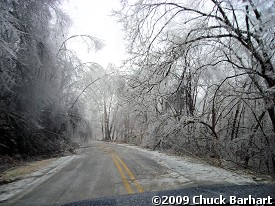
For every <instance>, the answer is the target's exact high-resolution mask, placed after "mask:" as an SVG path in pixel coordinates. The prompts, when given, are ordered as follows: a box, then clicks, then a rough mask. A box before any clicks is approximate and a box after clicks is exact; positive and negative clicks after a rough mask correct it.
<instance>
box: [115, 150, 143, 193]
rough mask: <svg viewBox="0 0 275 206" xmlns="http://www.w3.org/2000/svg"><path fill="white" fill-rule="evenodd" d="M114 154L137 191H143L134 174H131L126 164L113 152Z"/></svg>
mask: <svg viewBox="0 0 275 206" xmlns="http://www.w3.org/2000/svg"><path fill="white" fill-rule="evenodd" d="M114 155H115V156H116V158H117V159H118V160H119V162H120V163H121V164H122V166H123V167H124V169H125V170H126V172H127V173H128V175H129V177H130V178H131V180H132V181H133V182H134V183H135V185H136V187H137V189H138V191H139V192H144V189H143V188H142V187H141V186H140V184H139V183H138V181H137V180H136V178H135V176H134V175H133V173H132V172H131V171H130V169H129V168H128V167H127V165H126V164H125V163H124V162H123V161H122V159H120V157H119V156H118V155H117V154H115V153H114Z"/></svg>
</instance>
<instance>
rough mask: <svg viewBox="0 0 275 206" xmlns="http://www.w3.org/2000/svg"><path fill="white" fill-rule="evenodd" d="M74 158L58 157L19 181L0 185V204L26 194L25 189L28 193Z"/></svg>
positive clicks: (74, 156)
mask: <svg viewBox="0 0 275 206" xmlns="http://www.w3.org/2000/svg"><path fill="white" fill-rule="evenodd" d="M76 157H77V155H73V156H65V157H60V158H58V159H56V160H55V161H53V162H51V163H50V164H49V165H47V166H46V167H44V168H43V169H41V170H38V171H36V172H33V173H31V174H28V175H25V176H24V177H23V178H22V179H21V180H18V181H14V182H11V183H8V184H4V185H0V203H1V202H4V201H7V200H9V199H11V198H12V197H14V196H15V195H19V194H20V193H21V192H23V191H24V192H26V191H25V190H26V189H27V191H29V190H31V189H33V188H34V187H35V186H38V185H39V184H40V183H41V182H43V181H45V180H46V179H48V178H50V177H51V176H52V175H53V174H55V173H56V172H57V171H58V170H60V169H61V168H63V167H64V166H65V165H67V164H68V163H69V162H70V161H72V160H73V159H74V158H76Z"/></svg>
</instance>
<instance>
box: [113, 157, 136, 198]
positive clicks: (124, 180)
mask: <svg viewBox="0 0 275 206" xmlns="http://www.w3.org/2000/svg"><path fill="white" fill-rule="evenodd" d="M112 158H113V160H114V163H115V164H116V167H117V169H118V171H119V173H120V176H121V179H122V182H123V184H124V187H125V189H126V191H127V193H128V194H133V190H132V188H131V186H130V184H129V182H128V180H127V178H126V176H125V174H124V172H123V170H122V168H121V167H120V165H119V163H118V161H117V160H116V158H115V154H114V153H113V154H112Z"/></svg>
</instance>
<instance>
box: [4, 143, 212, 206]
mask: <svg viewBox="0 0 275 206" xmlns="http://www.w3.org/2000/svg"><path fill="white" fill-rule="evenodd" d="M200 184H202V185H207V182H204V183H203V182H201V183H200ZM209 184H211V181H209ZM194 185H196V183H194V182H190V181H187V182H185V183H184V181H180V180H179V179H178V178H175V177H174V176H173V173H172V175H171V170H169V168H167V167H164V166H162V165H161V164H159V163H158V162H156V161H154V160H153V159H152V158H150V157H148V154H146V153H144V152H142V151H140V150H137V149H133V148H130V147H125V146H123V145H117V144H112V143H106V142H101V141H95V142H93V143H91V144H89V145H88V146H86V147H83V148H81V149H80V151H79V155H78V156H77V157H76V158H75V159H73V160H72V161H71V162H70V163H69V164H68V165H66V166H65V167H63V168H62V169H61V170H60V171H58V172H56V173H55V174H54V175H52V176H51V177H50V178H48V179H47V180H45V181H44V182H43V183H41V184H40V185H38V186H36V187H35V188H33V189H31V190H30V191H29V192H28V193H27V194H25V195H24V196H22V197H20V198H15V199H14V200H13V201H10V202H7V203H6V204H7V205H20V206H24V205H26V206H32V205H62V204H66V203H72V202H76V201H80V200H87V199H93V198H100V197H107V196H109V197H110V196H118V195H125V194H133V193H143V192H151V191H160V190H169V189H176V188H184V187H190V186H194Z"/></svg>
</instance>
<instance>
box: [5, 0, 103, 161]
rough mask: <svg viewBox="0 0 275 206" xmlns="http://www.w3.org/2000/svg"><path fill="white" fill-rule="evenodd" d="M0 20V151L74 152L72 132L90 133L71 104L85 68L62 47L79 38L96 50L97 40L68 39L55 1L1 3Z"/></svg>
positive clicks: (65, 22)
mask: <svg viewBox="0 0 275 206" xmlns="http://www.w3.org/2000/svg"><path fill="white" fill-rule="evenodd" d="M0 21H1V26H0V56H1V57H0V79H1V81H0V84H1V85H0V88H1V89H0V104H1V106H0V110H1V113H0V130H1V131H0V134H1V136H0V153H1V154H2V155H3V154H8V155H14V154H19V155H22V156H30V155H49V154H55V153H60V152H63V151H66V150H67V149H70V148H72V146H73V144H72V142H73V141H74V140H73V141H72V139H73V138H72V136H73V134H74V133H82V134H85V135H86V136H88V135H89V131H90V129H89V126H88V125H87V124H86V122H85V119H84V118H81V109H80V108H79V107H78V105H73V102H74V101H75V99H76V98H77V93H79V91H80V90H81V89H82V84H84V83H83V81H85V79H83V78H82V77H83V72H84V71H83V68H81V67H84V66H85V65H83V64H82V63H81V62H80V60H79V59H78V58H77V57H76V56H75V54H74V53H73V52H72V51H69V50H67V49H66V43H67V42H68V41H69V40H70V39H71V38H80V39H82V40H85V41H86V42H87V43H89V46H90V47H91V48H94V49H97V48H99V47H100V42H99V41H98V40H96V39H94V38H92V37H90V36H85V35H83V36H74V37H68V36H67V33H68V32H67V31H68V27H69V25H70V24H71V22H70V19H69V18H68V16H67V15H65V14H64V13H63V12H62V11H61V10H60V2H59V1H52V0H48V1H44V0H38V1H33V0H24V1H17V0H8V1H2V2H1V3H0ZM88 66H89V67H91V65H88ZM86 67H87V66H86ZM80 70H81V72H80ZM77 75H78V76H77ZM81 75H82V76H81ZM80 103H81V102H80ZM85 135H84V136H85ZM82 136H83V135H82Z"/></svg>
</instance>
